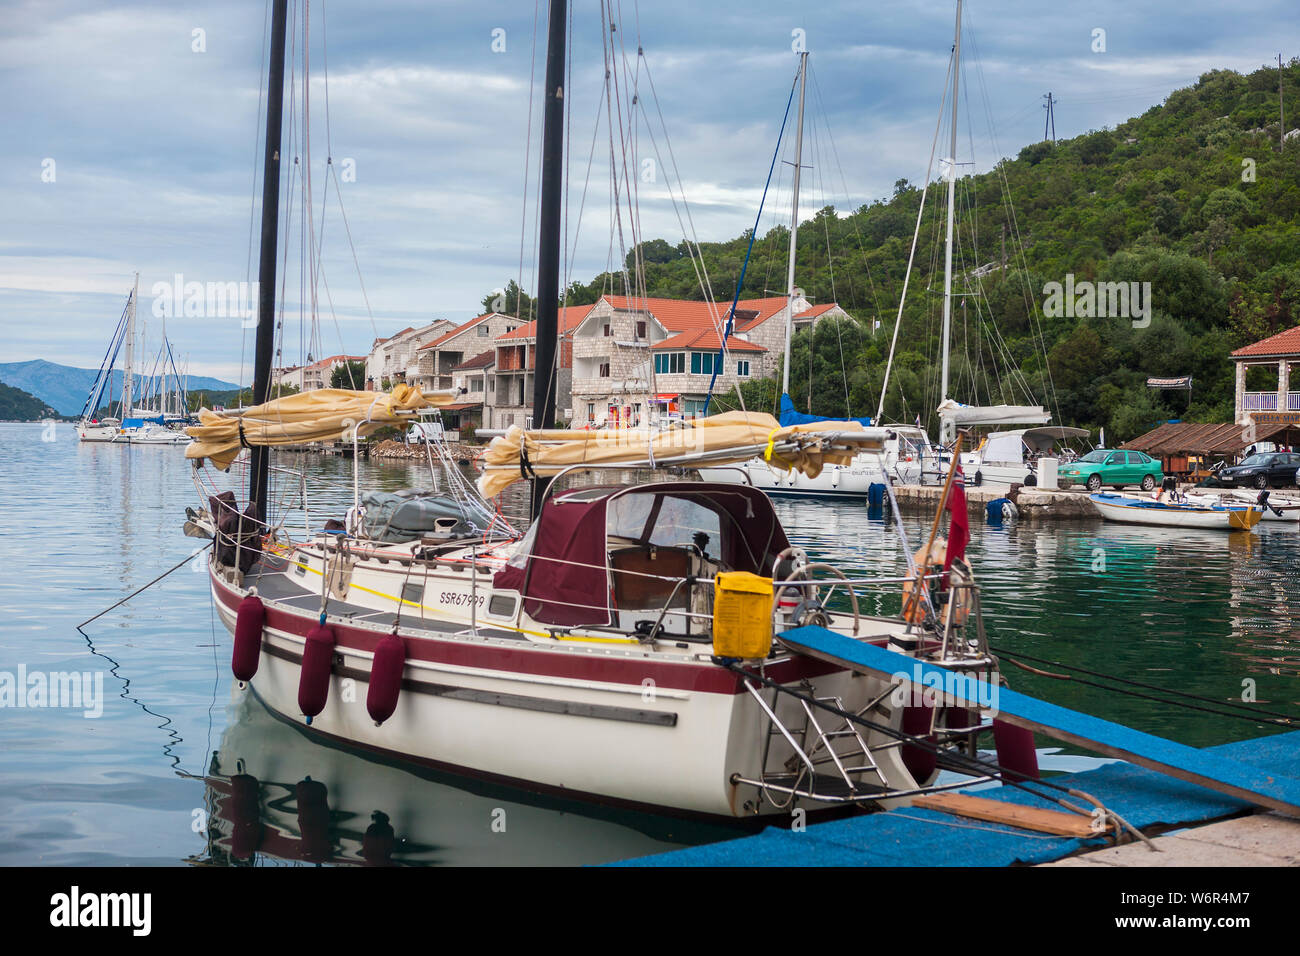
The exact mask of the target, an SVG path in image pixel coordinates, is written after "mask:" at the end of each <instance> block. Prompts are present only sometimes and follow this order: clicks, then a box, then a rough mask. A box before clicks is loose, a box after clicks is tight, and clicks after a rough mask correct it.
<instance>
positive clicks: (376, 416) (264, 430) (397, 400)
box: [185, 385, 456, 470]
mask: <svg viewBox="0 0 1300 956" xmlns="http://www.w3.org/2000/svg"><path fill="white" fill-rule="evenodd" d="M455 400H456V395H455V393H454V392H433V393H430V394H425V393H424V392H422V391H420V389H418V388H416V387H415V386H412V385H397V386H396V387H394V388H393V390H392V391H391V392H363V391H355V390H352V389H346V388H318V389H315V390H314V391H310V392H301V393H300V394H297V395H288V396H286V397H284V398H277V399H275V400H273V401H270V402H266V403H264V404H262V405H254V406H253V407H252V408H245V409H241V410H240V411H238V412H214V411H211V410H210V409H206V408H204V409H200V411H199V423H200V424H198V425H195V426H192V427H190V428H187V429H185V431H186V433H187V434H188V435H190V436H191V437H192V438H193V439H194V441H193V442H192V443H191V444H190V446H189V448H187V449H186V450H185V457H186V458H207V459H210V460H211V461H212V463H213V464H214V465H215V466H216V467H218V468H220V469H222V470H225V469H226V468H229V467H230V463H231V462H233V461H234V460H235V458H237V457H238V455H239V450H240V449H241V448H243V447H245V446H250V445H304V444H307V443H309V442H317V441H337V440H338V439H341V438H351V436H352V429H353V427H354V426H355V427H356V428H357V435H358V437H361V438H364V437H365V436H367V435H369V434H371V433H373V432H374V431H376V430H377V429H380V428H383V427H384V426H386V425H400V424H403V423H404V422H406V421H409V420H410V418H411V416H412V415H413V414H414V413H415V412H416V411H417V410H419V409H421V408H429V407H439V406H443V405H450V404H451V403H452V402H454V401H455Z"/></svg>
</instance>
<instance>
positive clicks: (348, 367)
mask: <svg viewBox="0 0 1300 956" xmlns="http://www.w3.org/2000/svg"><path fill="white" fill-rule="evenodd" d="M365 387H366V363H365V361H363V360H361V359H352V360H349V361H346V362H340V363H339V364H338V365H335V366H334V369H333V371H331V372H330V388H352V389H361V388H365Z"/></svg>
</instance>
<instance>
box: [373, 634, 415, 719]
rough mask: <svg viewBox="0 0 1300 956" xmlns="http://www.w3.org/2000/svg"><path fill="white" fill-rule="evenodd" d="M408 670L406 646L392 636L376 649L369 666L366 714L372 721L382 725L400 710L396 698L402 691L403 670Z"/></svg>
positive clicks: (386, 638) (381, 641)
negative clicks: (406, 668) (367, 713)
mask: <svg viewBox="0 0 1300 956" xmlns="http://www.w3.org/2000/svg"><path fill="white" fill-rule="evenodd" d="M405 666H406V642H405V641H403V640H402V639H401V638H400V637H398V636H397V635H396V634H389V635H388V636H387V637H385V638H383V639H381V640H380V642H379V643H378V644H377V645H375V658H374V661H373V662H372V663H371V665H370V689H369V690H368V691H366V710H367V711H368V712H369V713H370V718H371V719H372V720H373V721H374V722H375V723H377V724H382V723H383V722H384V721H385V720H387V719H388V718H389V717H391V716H393V711H395V710H397V695H398V694H399V693H400V692H401V690H402V669H403V668H404V667H405Z"/></svg>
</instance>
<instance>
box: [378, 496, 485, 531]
mask: <svg viewBox="0 0 1300 956" xmlns="http://www.w3.org/2000/svg"><path fill="white" fill-rule="evenodd" d="M361 504H362V506H363V507H364V508H365V512H366V513H365V518H364V520H363V521H362V530H363V531H364V533H365V535H366V537H368V538H370V539H371V540H372V541H383V542H386V543H391V544H400V543H402V542H406V541H414V540H416V539H417V538H421V537H423V536H424V535H426V534H432V533H433V532H434V531H436V530H438V519H439V518H454V519H456V521H457V524H456V525H455V527H453V528H452V529H451V534H453V535H455V536H462V535H468V534H473V533H474V531H475V526H474V523H473V522H472V521H471V520H470V519H469V516H468V515H466V514H465V510H464V509H463V508H462V507H461V505H460V503H459V502H457V501H455V500H453V499H451V498H447V497H444V496H441V495H434V494H431V493H429V492H423V491H417V490H414V489H409V490H406V491H398V492H387V491H367V492H365V493H364V494H363V495H362V496H361Z"/></svg>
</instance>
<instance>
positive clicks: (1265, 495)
mask: <svg viewBox="0 0 1300 956" xmlns="http://www.w3.org/2000/svg"><path fill="white" fill-rule="evenodd" d="M1221 500H1222V501H1223V503H1224V504H1229V503H1231V504H1236V503H1237V502H1251V503H1253V504H1256V505H1258V506H1259V507H1260V508H1261V509H1262V513H1261V515H1260V520H1261V521H1285V522H1286V523H1287V524H1290V525H1296V524H1300V497H1294V496H1292V497H1286V498H1279V497H1276V496H1271V495H1270V492H1268V491H1267V490H1265V491H1261V492H1259V493H1258V494H1257V493H1255V492H1253V491H1230V492H1228V494H1226V495H1225V496H1224V497H1223V498H1222V499H1221Z"/></svg>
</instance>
